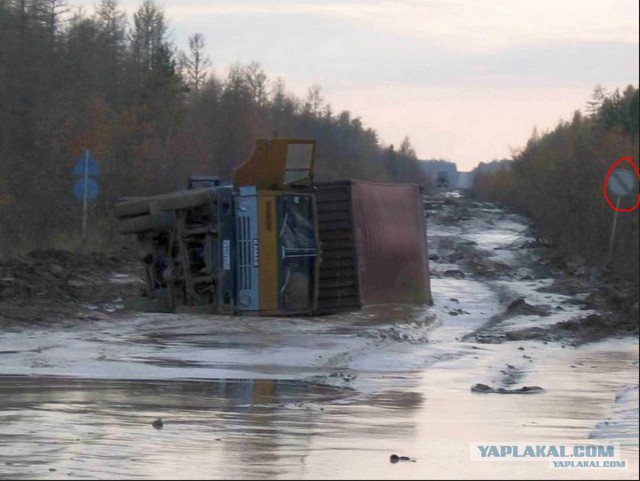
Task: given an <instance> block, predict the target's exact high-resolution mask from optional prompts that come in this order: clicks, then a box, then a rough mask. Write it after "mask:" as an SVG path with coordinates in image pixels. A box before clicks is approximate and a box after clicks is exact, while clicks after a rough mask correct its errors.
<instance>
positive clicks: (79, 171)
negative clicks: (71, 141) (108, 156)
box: [72, 151, 100, 175]
mask: <svg viewBox="0 0 640 481" xmlns="http://www.w3.org/2000/svg"><path fill="white" fill-rule="evenodd" d="M85 164H86V166H85ZM85 169H86V171H87V174H88V175H100V169H99V168H98V163H97V162H96V159H94V158H93V156H92V155H91V153H90V152H89V151H86V152H85V153H84V154H82V156H81V157H80V158H79V159H78V163H77V164H76V166H75V167H74V168H73V171H72V174H73V175H84V174H85Z"/></svg>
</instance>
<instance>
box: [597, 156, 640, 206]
mask: <svg viewBox="0 0 640 481" xmlns="http://www.w3.org/2000/svg"><path fill="white" fill-rule="evenodd" d="M625 160H626V161H627V162H629V163H630V164H631V166H632V167H633V170H634V171H635V173H636V176H637V177H638V180H640V172H638V167H637V166H636V164H634V163H633V159H632V158H631V157H620V158H619V159H618V160H617V161H616V163H615V164H613V165H612V166H611V168H610V169H609V171H608V172H607V176H606V177H605V178H604V198H605V199H606V200H607V203H608V204H609V207H611V208H612V209H613V210H615V211H617V212H633V211H634V210H636V208H637V207H638V206H639V205H640V194H638V200H637V201H636V203H635V205H634V206H633V207H630V208H628V209H618V208H617V207H616V206H614V205H613V202H611V199H610V198H609V194H607V184H608V183H609V177H610V176H611V174H612V173H613V171H614V170H615V168H616V167H617V166H618V164H619V163H620V162H624V161H625Z"/></svg>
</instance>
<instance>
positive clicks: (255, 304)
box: [115, 138, 431, 316]
mask: <svg viewBox="0 0 640 481" xmlns="http://www.w3.org/2000/svg"><path fill="white" fill-rule="evenodd" d="M315 148H316V144H315V141H313V140H308V139H280V138H277V139H260V140H258V141H257V143H256V147H255V150H254V152H253V154H252V155H251V157H250V158H249V159H248V160H247V161H246V162H245V163H244V164H242V165H240V166H239V167H238V168H236V169H235V171H234V175H233V182H232V183H224V182H220V181H219V180H218V179H217V178H213V177H211V178H207V177H192V178H190V179H189V185H188V188H187V189H185V190H182V191H179V192H173V193H169V194H164V195H156V196H150V197H137V198H127V199H124V200H122V201H120V202H118V203H117V204H116V206H115V213H116V215H117V217H118V218H119V232H120V233H122V234H135V235H136V236H137V238H138V240H139V241H140V245H141V247H142V249H143V255H142V262H143V264H144V266H145V271H146V282H147V287H146V289H145V295H144V298H142V299H139V302H138V306H139V307H140V308H142V309H145V310H153V311H163V312H191V311H197V312H211V313H217V314H231V315H236V314H237V315H265V316H274V315H293V314H296V315H315V314H324V313H331V312H337V311H344V310H353V309H358V308H361V307H363V306H365V305H374V304H386V303H401V304H430V303H431V291H430V285H429V272H428V260H427V241H426V226H425V217H424V212H423V207H422V194H421V188H420V186H419V185H414V184H381V183H371V182H364V181H359V180H344V181H334V182H315V181H314V179H313V171H314V162H315Z"/></svg>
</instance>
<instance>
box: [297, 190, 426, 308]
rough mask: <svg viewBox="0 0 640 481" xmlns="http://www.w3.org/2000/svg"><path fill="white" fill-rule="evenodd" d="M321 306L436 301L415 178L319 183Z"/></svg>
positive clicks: (317, 197) (422, 211) (421, 208)
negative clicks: (398, 181) (407, 181)
mask: <svg viewBox="0 0 640 481" xmlns="http://www.w3.org/2000/svg"><path fill="white" fill-rule="evenodd" d="M304 190H305V191H306V192H312V193H313V194H315V197H316V210H317V216H318V231H319V237H320V242H321V245H322V254H321V255H322V262H321V265H320V289H319V299H318V311H319V312H321V313H323V312H334V311H340V310H348V309H355V308H359V307H362V306H363V305H373V304H383V303H412V304H423V303H431V290H430V284H429V272H428V262H427V244H426V242H427V239H426V226H425V217H424V210H423V206H422V194H421V192H420V186H418V185H414V184H382V183H372V182H365V181H358V180H345V181H335V182H322V183H315V184H313V185H312V186H309V187H306V188H304Z"/></svg>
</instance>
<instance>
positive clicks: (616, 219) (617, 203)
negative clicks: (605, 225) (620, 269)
mask: <svg viewBox="0 0 640 481" xmlns="http://www.w3.org/2000/svg"><path fill="white" fill-rule="evenodd" d="M618 209H620V196H618V197H617V200H616V212H615V213H614V214H613V227H611V237H610V238H609V252H608V253H607V265H609V263H610V262H611V254H612V253H613V241H614V239H615V237H616V224H617V223H618Z"/></svg>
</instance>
